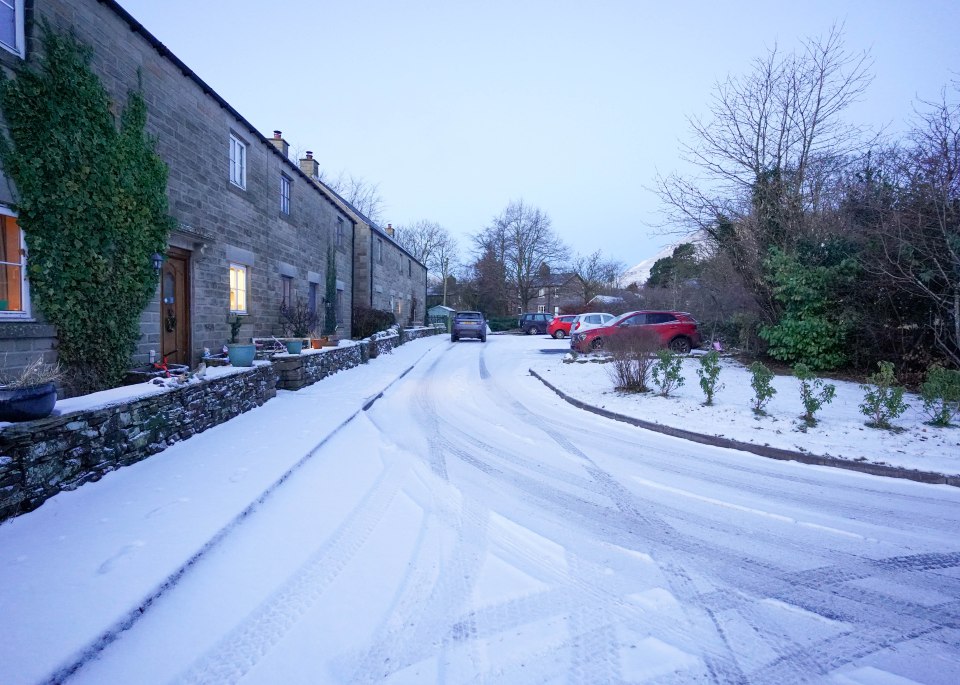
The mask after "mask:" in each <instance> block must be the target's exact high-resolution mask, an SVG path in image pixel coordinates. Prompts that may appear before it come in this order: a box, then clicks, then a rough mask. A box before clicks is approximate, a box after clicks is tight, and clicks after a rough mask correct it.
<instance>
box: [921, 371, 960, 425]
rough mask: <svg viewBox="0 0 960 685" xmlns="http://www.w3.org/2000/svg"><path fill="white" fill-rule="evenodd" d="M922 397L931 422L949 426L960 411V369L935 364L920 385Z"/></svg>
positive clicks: (924, 408)
mask: <svg viewBox="0 0 960 685" xmlns="http://www.w3.org/2000/svg"><path fill="white" fill-rule="evenodd" d="M920 397H922V398H923V410H924V411H925V412H926V413H927V416H929V417H930V423H931V424H933V425H934V426H949V425H950V421H951V420H952V419H953V417H954V416H956V415H957V414H958V413H960V371H951V370H950V369H945V368H943V367H942V366H940V365H939V364H937V365H934V366H933V367H932V368H931V369H930V371H929V373H927V380H926V381H924V383H923V385H922V386H920Z"/></svg>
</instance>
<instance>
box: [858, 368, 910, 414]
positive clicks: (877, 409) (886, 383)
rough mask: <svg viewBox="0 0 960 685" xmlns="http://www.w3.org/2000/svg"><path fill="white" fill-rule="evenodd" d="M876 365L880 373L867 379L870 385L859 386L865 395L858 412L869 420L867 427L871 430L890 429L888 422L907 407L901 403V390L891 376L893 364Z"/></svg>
mask: <svg viewBox="0 0 960 685" xmlns="http://www.w3.org/2000/svg"><path fill="white" fill-rule="evenodd" d="M878 365H879V366H880V371H879V372H878V373H875V374H873V375H871V376H870V377H869V378H868V379H867V380H868V381H869V382H870V384H869V385H866V384H863V385H861V386H860V389H861V390H863V391H864V392H865V393H866V394H865V395H864V397H863V403H862V404H861V405H860V411H861V412H863V414H864V415H865V416H866V417H867V418H868V419H870V420H869V421H867V425H868V426H870V427H871V428H890V427H891V425H890V420H891V419H895V418H897V417H898V416H900V415H901V414H902V413H903V412H905V411H906V409H907V405H906V403H905V402H904V401H903V388H902V387H900V386H899V385H897V384H896V383H897V379H896V378H895V377H894V375H893V362H878Z"/></svg>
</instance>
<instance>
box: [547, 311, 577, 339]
mask: <svg viewBox="0 0 960 685" xmlns="http://www.w3.org/2000/svg"><path fill="white" fill-rule="evenodd" d="M576 318H577V315H576V314H564V315H562V316H555V317H553V321H551V322H550V323H549V324H548V325H547V333H548V334H549V335H552V336H553V337H554V338H556V339H557V340H561V339H563V338H564V337H566V336H568V335H570V324H572V323H573V320H574V319H576Z"/></svg>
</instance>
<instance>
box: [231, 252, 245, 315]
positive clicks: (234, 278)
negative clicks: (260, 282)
mask: <svg viewBox="0 0 960 685" xmlns="http://www.w3.org/2000/svg"><path fill="white" fill-rule="evenodd" d="M230 313H231V314H246V313H247V267H245V266H242V265H240V264H231V265H230Z"/></svg>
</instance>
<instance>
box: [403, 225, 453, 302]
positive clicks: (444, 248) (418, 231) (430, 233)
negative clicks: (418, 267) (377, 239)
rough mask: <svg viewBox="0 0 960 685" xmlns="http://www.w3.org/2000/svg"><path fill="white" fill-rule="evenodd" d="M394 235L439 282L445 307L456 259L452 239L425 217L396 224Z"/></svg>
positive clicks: (442, 228) (441, 227)
mask: <svg viewBox="0 0 960 685" xmlns="http://www.w3.org/2000/svg"><path fill="white" fill-rule="evenodd" d="M394 237H395V238H396V240H397V242H398V243H400V245H402V246H403V247H404V248H405V249H406V250H407V251H408V252H409V253H410V254H412V255H413V256H414V257H416V258H417V259H418V260H419V261H420V262H421V263H423V264H425V265H426V266H427V269H428V271H429V272H430V273H431V274H433V277H434V278H435V279H436V281H437V282H439V283H442V284H443V304H444V306H446V304H447V285H448V280H449V277H450V276H451V275H452V273H453V270H454V269H455V268H456V266H457V263H458V261H459V248H458V246H457V241H456V239H455V238H454V237H453V236H452V235H450V232H449V231H448V230H447V229H446V228H444V227H443V226H441V225H440V224H438V223H436V222H434V221H425V220H424V221H417V222H415V223H413V224H410V225H409V226H399V227H397V230H396V233H395V234H394Z"/></svg>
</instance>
